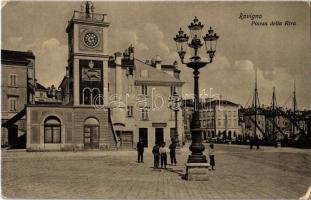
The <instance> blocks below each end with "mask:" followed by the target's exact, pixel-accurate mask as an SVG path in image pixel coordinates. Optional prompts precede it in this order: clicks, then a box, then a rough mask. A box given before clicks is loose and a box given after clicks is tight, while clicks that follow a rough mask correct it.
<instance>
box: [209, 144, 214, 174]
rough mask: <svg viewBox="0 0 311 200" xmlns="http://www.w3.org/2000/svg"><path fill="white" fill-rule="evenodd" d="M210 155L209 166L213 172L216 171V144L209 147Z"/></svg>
mask: <svg viewBox="0 0 311 200" xmlns="http://www.w3.org/2000/svg"><path fill="white" fill-rule="evenodd" d="M208 155H209V164H210V165H211V167H212V170H215V168H214V167H215V150H214V144H210V145H209V151H208Z"/></svg>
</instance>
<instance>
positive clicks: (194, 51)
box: [174, 17, 219, 163]
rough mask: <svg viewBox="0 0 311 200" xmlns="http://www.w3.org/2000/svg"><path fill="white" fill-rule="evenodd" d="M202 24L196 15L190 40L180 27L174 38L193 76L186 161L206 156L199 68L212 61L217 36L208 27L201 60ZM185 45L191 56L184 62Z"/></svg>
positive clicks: (200, 161)
mask: <svg viewBox="0 0 311 200" xmlns="http://www.w3.org/2000/svg"><path fill="white" fill-rule="evenodd" d="M203 27H204V25H203V24H202V23H201V22H200V21H199V20H198V18H197V17H195V18H194V19H193V21H192V22H191V23H190V25H189V26H188V28H189V30H190V34H191V42H190V43H188V40H189V36H188V35H187V34H186V33H184V31H183V30H182V29H181V28H180V30H179V31H178V34H177V35H176V36H175V38H174V40H175V42H176V46H177V51H178V54H179V57H180V59H181V62H182V63H183V64H185V65H186V66H187V67H189V68H192V69H193V75H194V76H193V78H194V112H193V114H192V116H193V117H192V121H191V136H192V143H191V145H190V147H189V149H190V151H191V155H189V157H188V163H206V156H205V155H203V151H204V149H205V147H204V145H203V144H202V136H201V135H202V131H201V128H200V114H199V107H200V106H199V103H200V102H199V95H200V94H199V74H200V72H199V69H200V68H202V67H204V66H206V65H207V64H210V63H212V62H213V58H214V56H215V52H216V46H217V40H218V38H219V36H218V35H217V34H216V33H214V30H213V29H212V28H211V27H210V28H209V30H208V32H207V33H206V35H205V36H203V40H204V43H205V47H206V54H207V61H205V60H204V61H203V59H201V57H200V56H199V54H198V51H199V50H200V49H201V47H202V46H203V44H202V41H201V38H202V37H201V32H202V29H203ZM187 46H189V47H190V50H191V57H190V58H189V61H186V62H185V55H186V53H187V52H186V51H187Z"/></svg>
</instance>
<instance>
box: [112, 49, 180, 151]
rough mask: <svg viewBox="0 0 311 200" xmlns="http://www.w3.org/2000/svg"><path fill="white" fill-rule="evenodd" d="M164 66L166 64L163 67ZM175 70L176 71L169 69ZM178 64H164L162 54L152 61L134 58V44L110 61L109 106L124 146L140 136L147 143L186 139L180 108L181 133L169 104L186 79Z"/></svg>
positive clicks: (150, 146)
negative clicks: (176, 129) (184, 137)
mask: <svg viewBox="0 0 311 200" xmlns="http://www.w3.org/2000/svg"><path fill="white" fill-rule="evenodd" d="M162 66H165V70H163V68H162ZM168 71H171V72H172V73H169V72H168ZM179 73H180V71H179V70H178V69H177V66H176V65H174V64H173V65H162V61H161V59H160V57H157V58H156V59H153V60H152V62H150V63H149V62H148V61H147V62H142V61H140V60H138V59H135V58H134V48H133V47H129V48H128V49H127V50H126V51H125V52H124V53H123V54H121V53H116V54H115V56H114V57H111V59H110V62H109V89H108V91H109V107H110V109H111V117H112V124H113V128H114V130H115V132H116V134H117V136H118V138H119V141H120V146H121V147H122V148H123V149H124V148H133V145H135V144H136V143H137V142H138V141H139V139H141V140H142V141H143V142H144V144H145V147H148V148H152V147H153V145H155V143H157V142H158V143H160V142H166V143H169V142H170V140H171V138H172V137H174V138H175V139H176V140H178V141H181V140H182V133H183V125H182V113H181V112H178V116H177V120H178V121H179V123H178V132H177V133H179V134H178V135H176V131H175V115H174V112H173V111H172V110H170V109H169V108H168V105H169V101H168V99H169V97H170V96H172V95H173V93H174V92H177V93H178V94H179V95H181V86H182V85H183V82H182V81H180V80H179Z"/></svg>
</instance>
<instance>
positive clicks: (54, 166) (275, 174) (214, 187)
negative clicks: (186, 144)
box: [1, 144, 311, 199]
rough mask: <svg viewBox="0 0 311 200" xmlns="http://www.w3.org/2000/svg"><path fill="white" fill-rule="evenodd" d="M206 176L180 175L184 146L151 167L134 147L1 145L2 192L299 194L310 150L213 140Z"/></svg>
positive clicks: (309, 179) (306, 179)
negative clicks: (171, 160)
mask: <svg viewBox="0 0 311 200" xmlns="http://www.w3.org/2000/svg"><path fill="white" fill-rule="evenodd" d="M215 149H216V170H215V171H210V179H209V181H185V180H183V179H182V175H183V174H184V173H185V167H184V164H185V162H186V160H187V155H188V153H189V152H188V149H187V148H183V149H182V150H179V151H178V153H177V159H178V160H177V161H178V164H177V166H168V167H169V169H168V170H154V169H153V168H152V162H153V161H152V159H153V158H152V154H151V152H150V151H147V152H146V153H145V155H144V157H145V162H144V163H136V152H135V151H109V152H104V151H87V152H32V153H29V152H24V151H6V150H4V151H2V179H1V180H2V196H3V197H8V198H118V199H120V198H122V199H125V198H126V199H208V198H220V199H225V198H227V199H228V198H229V199H242V198H247V199H250V198H252V199H254V198H256V199H258V198H260V199H263V198H277V199H280V198H295V199H297V198H299V197H301V196H303V195H304V194H305V192H306V191H307V189H308V187H309V186H310V183H311V173H310V172H311V151H310V150H301V149H290V148H278V149H277V148H273V147H264V148H261V149H260V150H255V149H253V150H249V149H248V147H247V146H237V145H220V144H216V145H215Z"/></svg>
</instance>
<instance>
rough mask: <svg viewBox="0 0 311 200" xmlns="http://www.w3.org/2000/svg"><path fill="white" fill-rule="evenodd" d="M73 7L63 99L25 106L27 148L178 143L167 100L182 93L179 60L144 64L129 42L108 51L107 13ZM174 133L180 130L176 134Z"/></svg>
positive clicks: (180, 128)
mask: <svg viewBox="0 0 311 200" xmlns="http://www.w3.org/2000/svg"><path fill="white" fill-rule="evenodd" d="M82 5H83V7H84V8H83V9H85V10H82V11H81V12H79V11H74V15H73V17H72V19H71V20H70V21H69V23H68V26H67V29H66V32H67V34H68V50H69V51H68V52H69V57H68V65H67V66H68V67H66V75H65V76H64V78H63V80H62V81H61V83H60V85H59V87H58V90H59V91H60V94H61V95H60V99H61V104H55V103H54V104H51V103H49V104H47V103H40V102H37V103H36V104H34V105H30V104H29V105H27V113H26V116H27V149H28V150H30V151H36V150H74V149H77V150H82V149H116V148H122V149H132V148H133V147H135V144H136V143H137V142H138V140H139V139H142V140H143V142H144V144H145V147H148V148H149V147H150V148H152V146H153V145H154V144H155V143H156V142H164V141H165V142H170V140H171V138H172V137H175V138H176V140H179V141H181V140H182V133H183V125H182V113H181V112H178V116H177V118H178V121H179V124H178V129H177V130H178V131H177V132H176V129H175V121H174V119H175V116H174V112H173V111H172V110H170V109H169V108H168V103H169V102H168V99H169V97H170V96H172V94H173V93H174V92H177V93H178V94H179V95H180V94H181V86H182V85H183V82H182V81H180V80H179V74H180V71H179V70H178V68H177V64H176V63H174V64H173V65H162V61H161V59H160V58H159V57H157V58H156V59H153V60H152V62H150V63H147V62H142V61H140V60H139V59H136V58H135V57H134V47H132V46H130V47H129V48H128V49H126V51H125V52H124V53H119V52H117V53H115V54H114V55H113V56H110V55H108V52H107V42H108V36H107V29H108V27H109V25H110V24H109V23H108V21H107V15H105V14H97V13H94V12H93V10H94V9H92V7H93V5H92V3H90V2H86V3H83V4H82ZM176 133H179V134H176Z"/></svg>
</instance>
